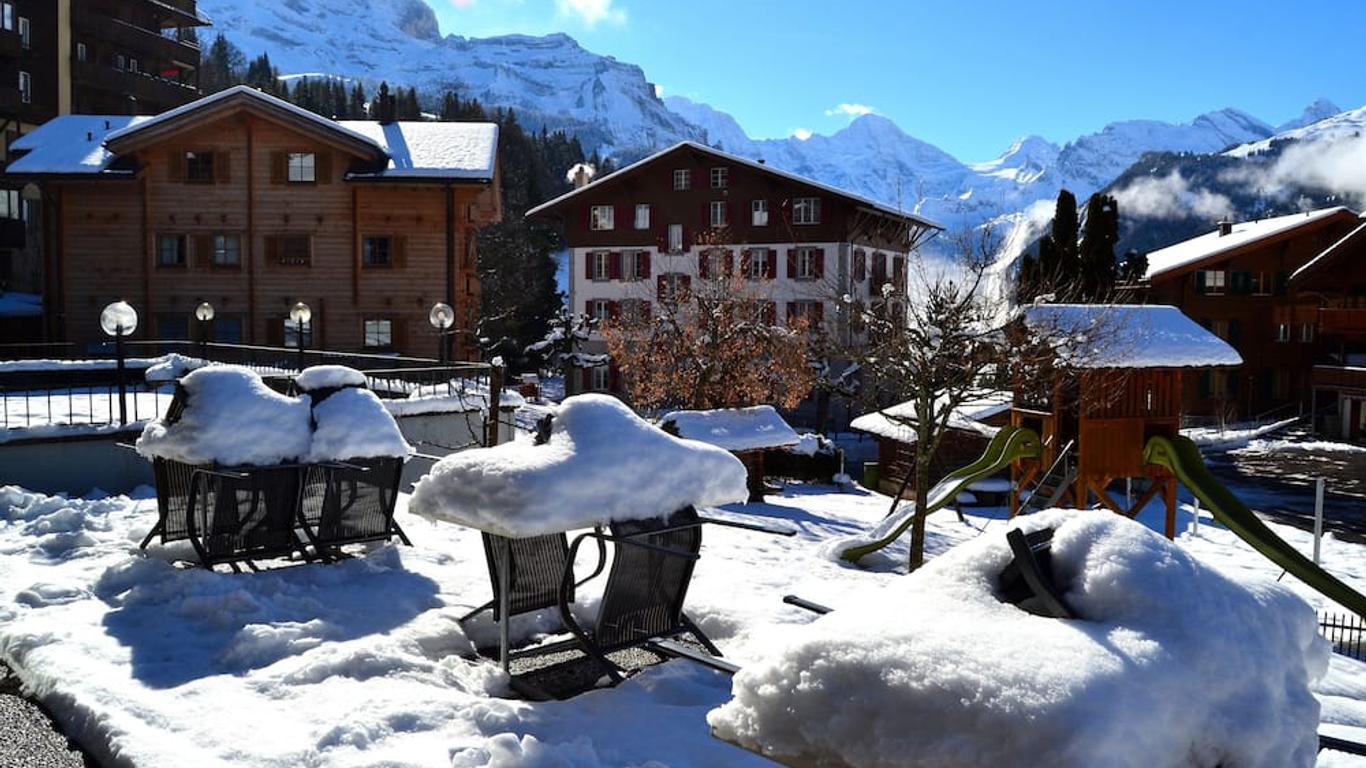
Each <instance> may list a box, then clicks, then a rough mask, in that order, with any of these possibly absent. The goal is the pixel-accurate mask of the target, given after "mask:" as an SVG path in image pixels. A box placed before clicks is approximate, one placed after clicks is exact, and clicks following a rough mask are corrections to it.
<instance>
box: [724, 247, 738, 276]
mask: <svg viewBox="0 0 1366 768" xmlns="http://www.w3.org/2000/svg"><path fill="white" fill-rule="evenodd" d="M723 258H724V259H725V262H724V263H723V264H722V266H721V274H723V275H725V276H726V277H734V276H735V252H734V251H732V250H731V249H729V248H727V249H726V253H725V256H723Z"/></svg>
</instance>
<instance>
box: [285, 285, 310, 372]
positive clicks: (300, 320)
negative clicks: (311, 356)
mask: <svg viewBox="0 0 1366 768" xmlns="http://www.w3.org/2000/svg"><path fill="white" fill-rule="evenodd" d="M289 319H290V320H293V321H294V336H295V341H297V342H298V345H299V370H301V371H302V370H303V369H304V326H305V325H306V324H307V323H308V322H309V321H310V320H312V319H313V310H311V309H309V308H308V305H307V304H305V303H303V302H302V301H300V302H297V303H295V304H294V306H293V307H290V309H289Z"/></svg>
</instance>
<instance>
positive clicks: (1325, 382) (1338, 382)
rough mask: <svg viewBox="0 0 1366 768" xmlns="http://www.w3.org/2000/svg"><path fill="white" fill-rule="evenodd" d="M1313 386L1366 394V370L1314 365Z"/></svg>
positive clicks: (1347, 366) (1351, 367)
mask: <svg viewBox="0 0 1366 768" xmlns="http://www.w3.org/2000/svg"><path fill="white" fill-rule="evenodd" d="M1314 386H1315V387H1316V388H1317V387H1325V388H1328V389H1338V390H1356V391H1361V392H1366V368H1359V367H1356V366H1351V365H1316V366H1314Z"/></svg>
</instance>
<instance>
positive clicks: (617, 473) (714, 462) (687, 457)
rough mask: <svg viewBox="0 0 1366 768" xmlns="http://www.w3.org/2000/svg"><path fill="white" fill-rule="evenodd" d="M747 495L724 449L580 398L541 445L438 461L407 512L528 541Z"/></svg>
mask: <svg viewBox="0 0 1366 768" xmlns="http://www.w3.org/2000/svg"><path fill="white" fill-rule="evenodd" d="M747 495H748V494H747V493H746V490H745V468H744V465H743V464H741V463H740V460H739V459H737V458H735V457H734V456H732V455H730V454H729V453H727V452H726V451H724V450H722V449H720V448H717V447H715V446H711V445H707V444H705V443H699V442H696V441H693V440H681V439H679V438H676V437H674V436H672V435H669V434H667V433H665V432H664V431H663V430H661V429H659V428H657V427H655V426H653V425H651V424H649V423H648V422H646V421H644V420H643V419H641V418H640V417H639V416H636V415H635V414H634V413H632V412H631V409H629V408H627V407H626V406H625V405H624V404H622V402H621V401H620V400H617V399H616V398H613V397H609V396H606V395H579V396H576V397H571V398H569V399H567V400H565V401H564V403H562V404H561V405H560V408H559V411H558V414H557V415H556V417H555V421H554V423H553V427H552V430H551V435H550V439H549V441H548V442H546V443H545V444H544V445H535V444H533V443H532V442H531V440H530V439H520V440H518V441H516V442H512V443H505V444H503V445H498V446H495V447H493V448H480V449H476V450H471V451H465V452H462V453H457V454H453V455H450V456H447V457H445V458H443V459H442V460H441V461H439V462H437V463H436V465H435V466H433V467H432V471H431V472H430V473H429V474H428V475H427V476H426V477H424V478H423V479H421V480H419V481H418V483H417V485H416V486H415V487H414V489H413V498H412V501H411V502H410V504H409V510H410V511H412V512H413V513H414V514H417V515H419V516H421V517H426V518H428V519H432V520H445V521H449V522H454V523H459V524H461V525H467V526H470V527H473V528H478V529H480V530H485V531H489V532H491V533H496V534H500V535H504V536H534V535H539V534H544V533H554V532H558V531H568V530H573V529H575V528H587V527H591V526H594V525H598V524H602V523H606V522H609V521H613V520H638V519H644V518H650V517H659V516H662V515H666V514H668V513H670V512H673V511H674V510H677V509H679V508H682V507H685V506H688V505H690V504H691V505H698V506H702V505H707V506H710V505H716V504H726V503H729V502H734V501H743V500H744V499H745V498H746V497H747Z"/></svg>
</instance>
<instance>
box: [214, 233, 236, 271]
mask: <svg viewBox="0 0 1366 768" xmlns="http://www.w3.org/2000/svg"><path fill="white" fill-rule="evenodd" d="M241 263H242V236H241V235H234V234H218V235H214V236H213V265H214V266H215V267H236V266H238V265H240V264H241Z"/></svg>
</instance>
